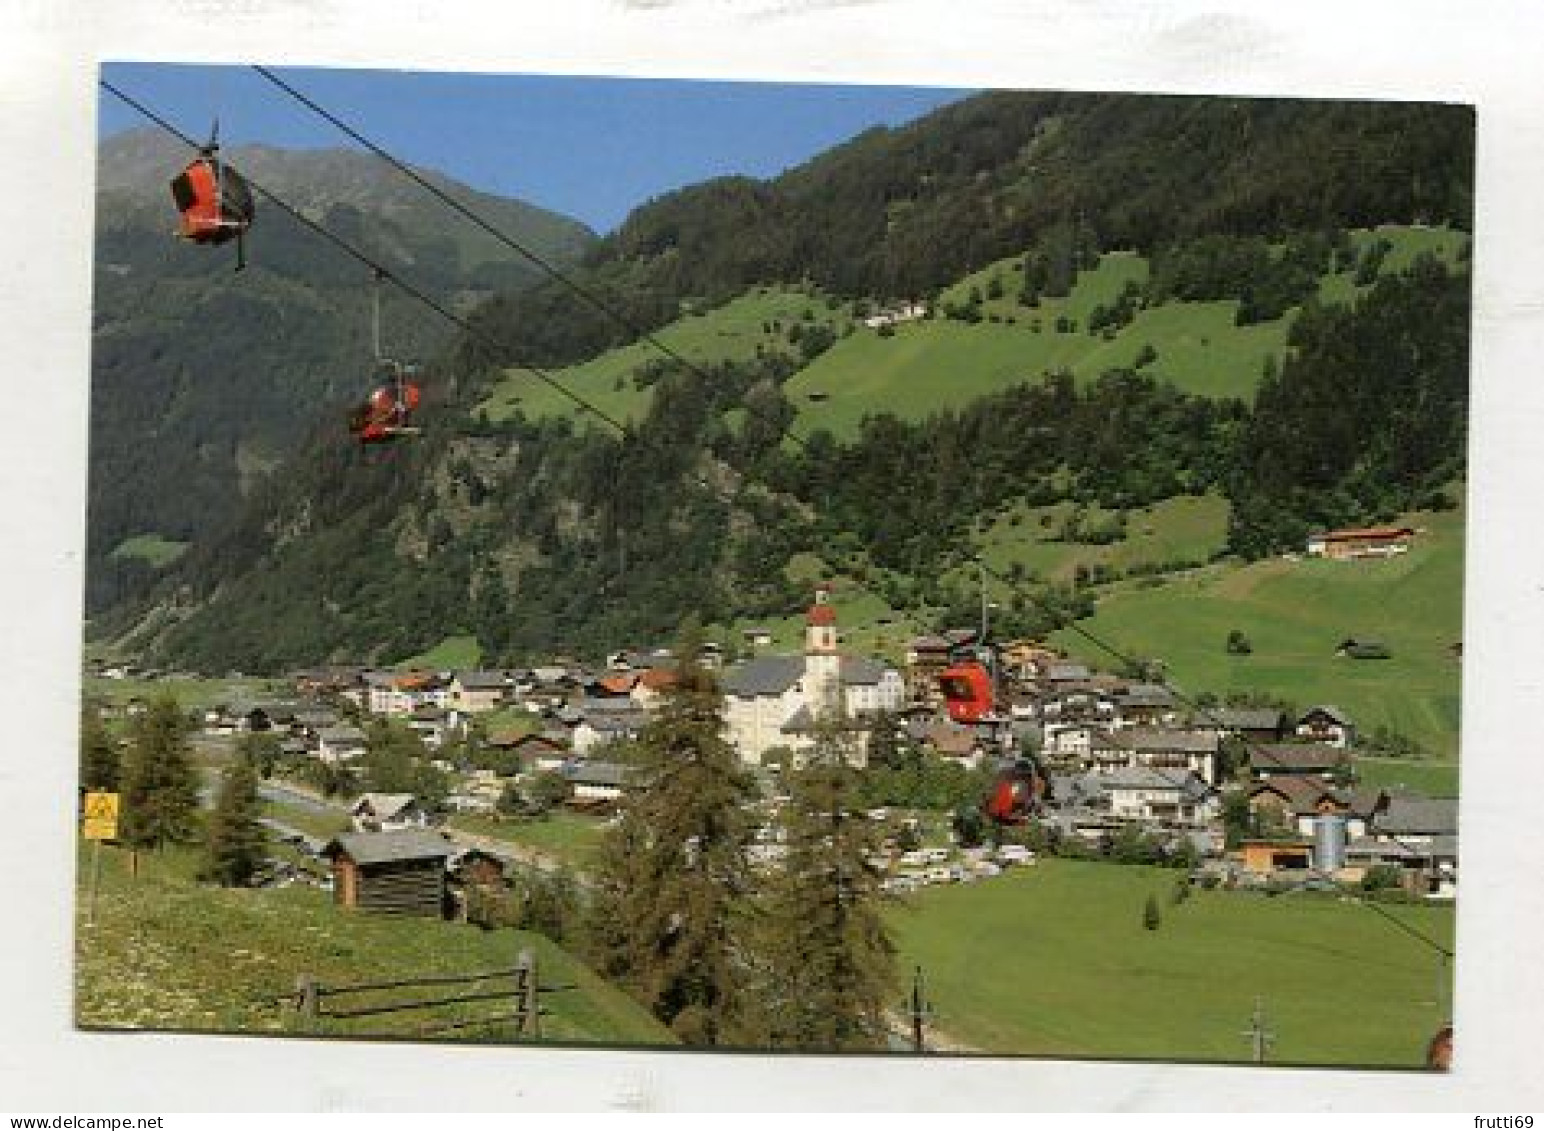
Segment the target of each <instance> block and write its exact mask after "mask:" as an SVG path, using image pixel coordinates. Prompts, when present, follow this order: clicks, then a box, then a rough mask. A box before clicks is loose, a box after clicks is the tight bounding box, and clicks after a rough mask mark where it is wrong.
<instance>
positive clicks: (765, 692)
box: [723, 589, 906, 765]
mask: <svg viewBox="0 0 1544 1131" xmlns="http://www.w3.org/2000/svg"><path fill="white" fill-rule="evenodd" d="M805 623H806V628H805V645H804V654H803V655H802V656H762V657H759V658H757V659H754V660H751V661H750V662H749V663H746V664H741V665H739V666H737V667H735V668H732V669H731V670H729V671H728V672H726V673H725V674H724V680H723V687H724V699H725V706H726V711H725V719H726V722H727V723H728V727H729V739H730V741H731V742H733V743H734V745H735V748H736V749H737V750H738V751H739V753H740V759H741V761H743V762H745V763H746V764H747V765H761V764H762V762H763V761H764V759H765V757H766V755H767V753H768V751H771V750H774V749H778V748H783V749H787V750H791V751H793V752H794V753H795V754H796V755H797V753H798V752H799V751H801V750H806V749H808V748H809V747H810V746H811V745H812V744H813V737H812V730H813V728H814V724H815V721H816V719H818V718H820V717H823V716H826V715H830V714H833V713H836V712H838V711H839V712H840V713H841V714H842V715H845V717H846V718H848V719H850V720H853V721H855V722H856V723H858V724H860V725H861V722H862V717H863V716H864V715H866V714H871V713H873V712H875V711H896V710H899V709H900V707H901V705H902V703H903V701H904V698H905V691H906V685H905V681H904V680H903V679H902V678H901V673H900V672H899V671H897V670H895V669H894V668H890V667H886V666H885V665H884V664H881V663H878V662H877V661H874V660H867V659H862V658H860V657H856V656H844V655H842V654H841V652H840V651H839V650H838V648H837V633H836V610H835V609H834V608H833V607H832V606H831V605H830V604H829V603H828V593H827V591H826V590H824V589H821V590H818V591H817V592H816V595H815V604H814V605H812V606H811V607H810V610H809V613H808V614H807V615H806V618H805ZM867 739H868V735H867V732H865V731H861V730H860V732H859V744H858V749H859V761H860V762H861V761H862V760H863V755H864V752H866V750H867V746H868V741H867Z"/></svg>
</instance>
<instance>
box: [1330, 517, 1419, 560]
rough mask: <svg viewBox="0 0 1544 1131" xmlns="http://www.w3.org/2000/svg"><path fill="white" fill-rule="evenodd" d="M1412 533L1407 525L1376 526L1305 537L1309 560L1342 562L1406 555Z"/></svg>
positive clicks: (1413, 534)
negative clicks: (1326, 559)
mask: <svg viewBox="0 0 1544 1131" xmlns="http://www.w3.org/2000/svg"><path fill="white" fill-rule="evenodd" d="M1415 533H1416V532H1415V530H1414V528H1413V527H1409V526H1375V527H1366V528H1363V529H1358V530H1331V531H1327V532H1325V533H1322V534H1310V535H1309V536H1308V545H1307V551H1308V556H1309V557H1311V558H1329V559H1331V560H1332V561H1343V560H1346V559H1350V558H1387V557H1392V556H1393V555H1395V554H1403V553H1407V552H1408V551H1409V549H1410V540H1411V539H1412V538H1414V537H1415Z"/></svg>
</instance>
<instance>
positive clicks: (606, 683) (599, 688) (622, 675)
mask: <svg viewBox="0 0 1544 1131" xmlns="http://www.w3.org/2000/svg"><path fill="white" fill-rule="evenodd" d="M638 678H639V673H638V672H634V671H625V672H617V673H616V674H615V675H609V676H603V677H602V678H601V679H599V680H597V681H596V685H595V690H594V694H595V695H596V696H598V697H601V698H607V699H627V698H629V697H630V696H631V695H632V693H633V688H634V687H636V686H638Z"/></svg>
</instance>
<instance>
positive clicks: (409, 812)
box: [348, 793, 429, 833]
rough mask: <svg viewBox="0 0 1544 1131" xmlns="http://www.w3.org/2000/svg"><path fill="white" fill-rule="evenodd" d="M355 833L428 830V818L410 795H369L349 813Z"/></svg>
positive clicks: (356, 803) (355, 804)
mask: <svg viewBox="0 0 1544 1131" xmlns="http://www.w3.org/2000/svg"><path fill="white" fill-rule="evenodd" d="M348 815H349V819H350V820H351V821H353V822H354V831H355V832H362V833H377V832H393V831H396V830H399V829H422V828H426V827H428V824H429V814H428V813H426V812H425V811H424V808H423V806H421V805H419V804H418V799H417V798H416V797H414V796H413V795H412V794H411V793H366V794H363V795H362V796H361V797H360V798H359V800H358V801H356V802H354V804H353V806H352V807H350V809H349V811H348Z"/></svg>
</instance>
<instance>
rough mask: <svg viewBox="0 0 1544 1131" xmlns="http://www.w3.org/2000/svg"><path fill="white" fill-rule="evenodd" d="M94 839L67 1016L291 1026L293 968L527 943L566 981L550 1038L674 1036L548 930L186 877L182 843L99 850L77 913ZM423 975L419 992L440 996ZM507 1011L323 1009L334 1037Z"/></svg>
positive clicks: (249, 1028)
mask: <svg viewBox="0 0 1544 1131" xmlns="http://www.w3.org/2000/svg"><path fill="white" fill-rule="evenodd" d="M89 860H90V850H89V849H83V851H82V854H81V862H82V863H81V868H80V881H79V885H78V895H79V899H78V915H77V925H76V967H75V1017H76V1021H77V1023H78V1024H80V1025H81V1026H82V1027H84V1028H88V1029H177V1030H193V1031H206V1032H243V1033H245V1032H270V1033H284V1032H295V1031H297V1027H296V1022H295V1018H294V1012H293V1010H292V1009H289V1008H287V1007H286V1005H285V1001H286V1000H288V999H289V998H291V997H292V995H293V992H294V987H295V979H296V978H297V977H298V976H299V975H302V974H308V975H310V976H311V977H313V978H315V979H316V980H317V981H319V982H321V983H322V984H323V985H342V984H346V983H351V982H363V981H377V980H387V979H392V978H407V977H414V976H423V975H431V974H451V973H454V974H461V973H480V972H484V971H490V970H499V969H508V968H509V967H511V966H512V965H513V964H514V960H515V956H516V955H517V954H518V953H519V952H520V951H521V950H522V949H526V948H530V949H532V950H534V951H535V953H536V959H537V966H538V969H539V971H540V974H541V980H542V982H544V983H547V984H551V985H565V986H572V987H573V988H572V989H568V990H564V991H562V992H558V993H551V994H547V995H545V997H544V998H543V999H542V1003H543V1005H544V1006H545V1007H546V1008H547V1009H549V1010H551V1013H550V1015H549V1016H546V1017H544V1018H543V1019H542V1036H543V1037H544V1038H546V1039H549V1040H557V1041H573V1042H587V1043H597V1044H598V1043H606V1044H671V1043H674V1040H673V1038H672V1036H671V1034H670V1033H669V1032H668V1031H667V1030H665V1029H664V1028H663V1027H661V1026H660V1025H659V1024H658V1023H657V1022H655V1020H654V1019H653V1018H652V1017H651V1016H649V1014H648V1012H647V1011H646V1010H644V1009H643V1008H642V1007H641V1006H639V1005H637V1004H636V1003H635V1002H633V1001H632V1000H631V999H630V998H628V997H627V996H626V995H625V994H624V993H622V991H621V990H618V989H617V988H615V987H614V986H611V985H609V984H608V983H606V982H604V981H602V980H601V979H600V978H598V977H597V976H596V975H595V974H594V973H592V972H591V971H590V970H589V969H588V968H587V967H586V966H584V965H583V964H582V963H580V962H579V961H578V960H576V959H575V958H573V957H572V956H571V955H569V954H568V953H567V952H566V951H564V950H563V949H562V948H560V947H559V946H557V945H556V944H554V943H552V942H551V941H549V940H548V939H546V938H545V937H543V936H541V935H537V934H533V933H528V932H520V931H510V930H500V931H482V930H478V929H477V928H475V927H469V926H466V925H465V924H459V923H446V922H441V921H439V920H436V919H425V918H402V917H397V916H372V915H366V914H361V913H358V912H349V911H344V910H341V909H339V908H338V907H336V906H335V905H334V904H333V902H332V897H331V896H330V895H329V894H327V893H325V892H321V891H318V890H317V889H315V888H310V887H299V886H297V887H288V888H272V889H261V890H246V889H223V888H217V887H211V886H207V885H203V884H199V883H197V882H195V880H194V878H193V874H194V870H195V868H196V866H197V854H196V853H195V852H194V851H192V850H191V849H174V850H164V851H161V852H149V853H141V855H140V869H139V875H138V878H130V876H129V875H128V870H127V867H126V865H127V853H126V852H125V851H123V850H121V849H118V848H108V849H106V850H105V852H104V859H103V863H102V869H101V890H100V894H99V896H98V898H97V903H96V915H95V922H91V923H88V922H87V921H86V906H87V899H86V891H87V884H88V883H89V880H88V878H87V877H88V876H89V867H88V862H89ZM441 992H442V991H436V990H435V989H434V988H432V987H431V988H429V989H428V990H427V991H426V992H423V993H420V994H418V995H417V996H421V997H430V996H440V995H441ZM498 1012H508V1010H507V1009H502V1008H499V1003H498V1002H493V1003H491V1005H490V1003H487V1002H483V1003H479V1004H477V1005H470V1006H469V1005H461V1006H440V1007H436V1008H434V1009H430V1010H422V1011H414V1012H408V1013H399V1014H385V1015H381V1016H378V1017H371V1018H361V1019H358V1020H353V1021H334V1022H324V1023H323V1024H322V1026H321V1028H320V1030H319V1032H320V1033H322V1034H324V1035H330V1036H345V1035H347V1036H372V1037H375V1036H381V1037H419V1036H420V1025H421V1024H422V1023H424V1022H430V1023H444V1022H448V1021H453V1020H462V1019H466V1020H471V1019H475V1018H484V1017H488V1016H489V1015H490V1014H493V1013H498ZM454 1036H456V1037H460V1038H461V1039H467V1040H475V1039H493V1040H497V1039H506V1038H508V1036H509V1033H508V1031H507V1029H505V1028H504V1027H502V1026H496V1025H495V1026H479V1027H472V1028H467V1029H463V1030H457V1031H456V1033H455V1035H454Z"/></svg>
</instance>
